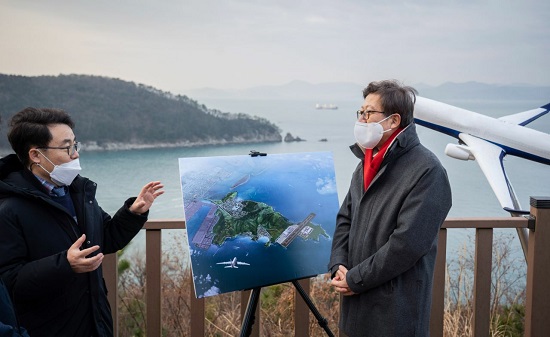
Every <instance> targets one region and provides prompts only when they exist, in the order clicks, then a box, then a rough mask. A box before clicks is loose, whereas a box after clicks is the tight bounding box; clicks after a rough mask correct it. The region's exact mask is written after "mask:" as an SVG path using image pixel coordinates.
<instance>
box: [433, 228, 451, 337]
mask: <svg viewBox="0 0 550 337" xmlns="http://www.w3.org/2000/svg"><path fill="white" fill-rule="evenodd" d="M446 261H447V230H446V229H445V228H441V229H440V230H439V236H438V238H437V255H436V257H435V270H434V278H433V289H432V307H431V312H430V336H431V337H443V320H444V316H445V272H446V271H445V269H446V268H445V267H446Z"/></svg>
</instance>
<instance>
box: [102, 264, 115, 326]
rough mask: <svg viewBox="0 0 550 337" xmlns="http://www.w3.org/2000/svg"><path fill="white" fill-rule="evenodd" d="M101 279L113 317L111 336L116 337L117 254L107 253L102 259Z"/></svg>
mask: <svg viewBox="0 0 550 337" xmlns="http://www.w3.org/2000/svg"><path fill="white" fill-rule="evenodd" d="M102 270H103V279H104V280H105V286H106V287H107V299H108V300H109V305H110V306H111V316H112V317H113V336H114V337H118V289H117V287H118V254H117V253H113V254H107V255H105V258H104V259H103V266H102Z"/></svg>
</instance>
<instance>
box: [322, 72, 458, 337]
mask: <svg viewBox="0 0 550 337" xmlns="http://www.w3.org/2000/svg"><path fill="white" fill-rule="evenodd" d="M415 94H416V90H415V89H413V88H411V87H407V86H402V85H401V84H399V83H398V82H396V81H380V82H372V83H370V84H369V85H368V86H367V88H365V89H364V90H363V97H364V102H363V106H362V107H361V109H360V110H359V111H357V122H356V124H355V129H354V134H355V138H356V140H357V143H356V144H354V145H352V146H351V150H352V152H353V153H354V154H355V155H356V156H357V157H358V158H359V159H361V162H360V163H359V165H358V166H357V168H356V169H355V172H354V173H353V176H352V181H351V184H350V188H349V191H348V193H347V195H346V198H345V200H344V201H343V203H342V205H341V208H340V211H339V212H338V215H337V219H336V221H337V223H336V229H335V232H334V237H333V242H332V252H331V257H330V262H329V265H328V268H329V271H330V273H331V275H332V277H333V279H332V285H333V286H334V287H335V289H336V291H338V292H340V293H341V294H342V295H344V296H343V301H342V304H341V314H340V328H341V329H342V330H343V331H344V332H345V333H346V334H347V335H348V336H377V337H379V336H385V337H389V336H399V337H406V336H429V317H430V305H431V292H432V280H433V271H434V264H435V256H436V252H437V235H438V232H439V228H440V226H441V224H442V223H443V221H444V219H445V217H446V216H447V213H448V212H449V210H450V208H451V189H450V186H449V181H448V179H447V174H446V171H445V169H444V168H443V166H442V165H441V163H440V162H439V160H438V159H437V158H436V156H435V155H434V154H433V153H432V152H430V151H429V150H428V149H426V148H425V147H424V146H423V145H422V144H420V141H419V139H418V136H417V134H416V129H415V125H414V122H413V110H414V103H415V100H416V96H415Z"/></svg>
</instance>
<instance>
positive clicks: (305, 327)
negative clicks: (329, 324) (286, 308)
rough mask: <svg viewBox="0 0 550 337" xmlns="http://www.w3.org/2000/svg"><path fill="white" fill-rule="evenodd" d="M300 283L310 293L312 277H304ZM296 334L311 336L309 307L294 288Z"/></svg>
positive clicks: (300, 336) (305, 336) (302, 336)
mask: <svg viewBox="0 0 550 337" xmlns="http://www.w3.org/2000/svg"><path fill="white" fill-rule="evenodd" d="M298 283H299V284H300V286H301V287H302V289H304V291H305V292H306V294H309V290H310V283H311V282H310V279H302V280H299V281H298ZM294 336H297V337H308V336H309V307H308V306H307V304H306V302H305V301H304V299H303V298H302V297H301V296H300V294H299V293H298V291H297V290H296V289H295V290H294Z"/></svg>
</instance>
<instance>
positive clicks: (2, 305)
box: [0, 279, 29, 337]
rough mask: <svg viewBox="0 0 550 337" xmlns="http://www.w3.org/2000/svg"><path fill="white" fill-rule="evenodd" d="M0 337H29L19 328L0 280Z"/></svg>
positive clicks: (6, 291)
mask: <svg viewBox="0 0 550 337" xmlns="http://www.w3.org/2000/svg"><path fill="white" fill-rule="evenodd" d="M0 337H29V335H28V334H27V331H26V330H25V329H24V328H21V327H19V324H18V323H17V319H16V318H15V312H14V311H13V305H12V303H11V299H10V296H9V295H8V290H7V289H6V287H5V286H4V282H2V280H1V279H0Z"/></svg>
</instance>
